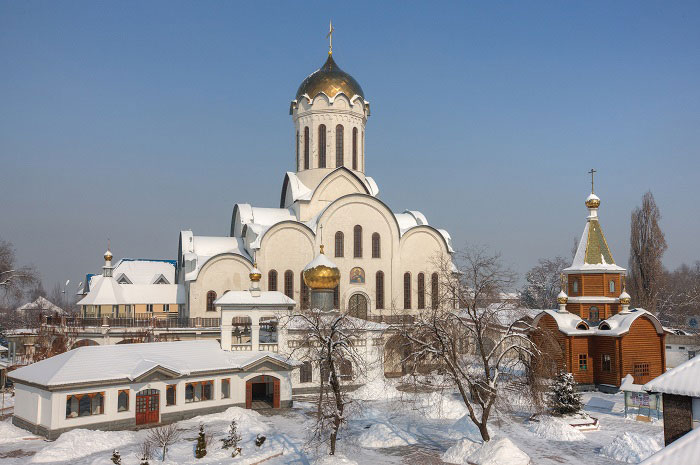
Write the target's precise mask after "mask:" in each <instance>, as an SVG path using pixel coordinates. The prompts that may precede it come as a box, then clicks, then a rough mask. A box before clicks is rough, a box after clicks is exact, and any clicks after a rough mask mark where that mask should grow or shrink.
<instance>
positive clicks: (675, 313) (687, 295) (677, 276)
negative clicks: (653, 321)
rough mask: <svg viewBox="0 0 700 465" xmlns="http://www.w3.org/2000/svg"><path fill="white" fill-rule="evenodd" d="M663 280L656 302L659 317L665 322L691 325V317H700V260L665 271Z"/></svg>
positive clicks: (675, 324)
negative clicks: (690, 264)
mask: <svg viewBox="0 0 700 465" xmlns="http://www.w3.org/2000/svg"><path fill="white" fill-rule="evenodd" d="M662 281H663V286H662V287H661V289H660V290H659V294H658V299H657V304H656V305H657V311H658V315H659V318H661V320H662V321H663V322H664V323H665V324H669V325H673V326H680V327H683V326H689V325H688V320H689V319H690V318H691V317H694V318H696V319H697V318H698V317H700V261H696V262H695V263H694V264H693V265H692V266H689V265H686V264H683V265H681V266H679V267H678V268H676V269H675V270H674V271H665V272H664V278H663V280H662ZM695 329H697V328H695Z"/></svg>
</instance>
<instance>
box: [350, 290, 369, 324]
mask: <svg viewBox="0 0 700 465" xmlns="http://www.w3.org/2000/svg"><path fill="white" fill-rule="evenodd" d="M348 306H349V308H348V315H350V316H354V317H355V318H362V319H363V320H366V319H367V297H365V296H364V295H363V294H353V295H352V296H350V301H349V302H348Z"/></svg>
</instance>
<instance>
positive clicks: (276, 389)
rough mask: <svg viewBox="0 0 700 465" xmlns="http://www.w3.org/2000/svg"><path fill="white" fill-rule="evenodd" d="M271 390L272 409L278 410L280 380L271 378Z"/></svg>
mask: <svg viewBox="0 0 700 465" xmlns="http://www.w3.org/2000/svg"><path fill="white" fill-rule="evenodd" d="M272 380H273V383H272V384H273V388H272V393H273V394H272V407H273V408H280V380H279V379H277V378H272Z"/></svg>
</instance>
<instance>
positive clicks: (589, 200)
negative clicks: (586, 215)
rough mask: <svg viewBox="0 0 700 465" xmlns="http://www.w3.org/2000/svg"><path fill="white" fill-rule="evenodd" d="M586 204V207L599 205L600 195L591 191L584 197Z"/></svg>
mask: <svg viewBox="0 0 700 465" xmlns="http://www.w3.org/2000/svg"><path fill="white" fill-rule="evenodd" d="M586 206H587V207H588V208H598V207H600V197H598V196H597V195H595V194H593V193H591V195H589V196H588V197H586Z"/></svg>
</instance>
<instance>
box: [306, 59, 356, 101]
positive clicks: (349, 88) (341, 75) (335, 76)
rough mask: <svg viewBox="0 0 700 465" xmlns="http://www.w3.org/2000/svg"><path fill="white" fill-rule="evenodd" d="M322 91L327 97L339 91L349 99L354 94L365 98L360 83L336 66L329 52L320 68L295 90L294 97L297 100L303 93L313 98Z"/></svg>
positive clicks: (332, 96)
mask: <svg viewBox="0 0 700 465" xmlns="http://www.w3.org/2000/svg"><path fill="white" fill-rule="evenodd" d="M322 92H323V93H324V94H326V96H328V97H329V98H334V97H335V96H336V95H338V94H340V93H343V94H345V95H346V96H347V98H349V99H351V98H353V97H354V96H355V95H359V96H360V98H362V99H364V98H365V94H364V92H363V91H362V87H360V84H359V83H358V82H357V81H356V80H355V78H353V77H352V76H350V75H349V74H348V73H346V72H345V71H343V70H342V69H340V68H339V67H338V65H337V64H336V63H335V61H334V60H333V55H331V54H328V59H327V60H326V62H325V63H324V64H323V66H321V68H319V69H318V70H316V71H314V72H313V73H311V74H310V75H309V76H308V77H307V78H306V79H304V81H303V82H302V83H301V85H300V86H299V89H298V90H297V95H296V99H297V100H299V99H300V98H301V97H302V96H303V95H304V94H306V95H308V96H309V98H312V99H313V98H315V97H316V96H317V95H318V94H320V93H322Z"/></svg>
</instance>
